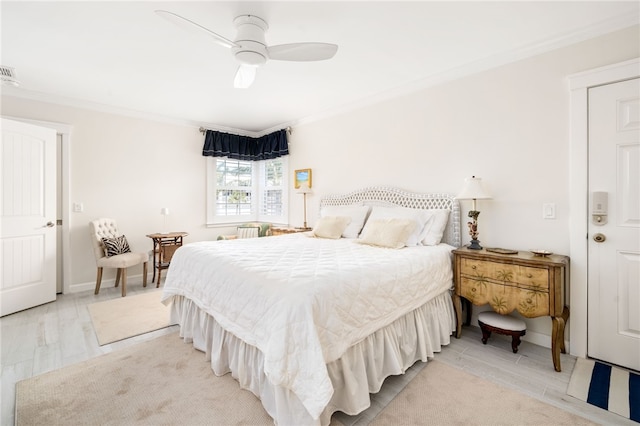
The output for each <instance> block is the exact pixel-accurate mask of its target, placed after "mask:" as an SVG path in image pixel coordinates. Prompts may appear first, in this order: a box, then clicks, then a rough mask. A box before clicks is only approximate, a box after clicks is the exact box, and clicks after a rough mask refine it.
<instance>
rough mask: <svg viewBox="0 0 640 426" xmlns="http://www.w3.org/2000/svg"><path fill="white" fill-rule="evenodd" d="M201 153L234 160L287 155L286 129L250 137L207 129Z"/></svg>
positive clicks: (206, 155)
mask: <svg viewBox="0 0 640 426" xmlns="http://www.w3.org/2000/svg"><path fill="white" fill-rule="evenodd" d="M202 155H203V156H205V157H227V158H233V159H234V160H245V161H260V160H269V159H272V158H278V157H282V156H284V155H289V143H288V142H287V131H286V130H284V129H283V130H278V131H277V132H273V133H270V134H268V135H264V136H261V137H259V138H252V137H249V136H240V135H232V134H230V133H223V132H217V131H215V130H207V131H206V133H205V137H204V147H203V148H202Z"/></svg>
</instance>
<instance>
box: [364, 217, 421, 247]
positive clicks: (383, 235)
mask: <svg viewBox="0 0 640 426" xmlns="http://www.w3.org/2000/svg"><path fill="white" fill-rule="evenodd" d="M415 228H416V222H415V221H414V220H411V219H398V218H387V219H376V220H367V226H366V228H365V229H363V230H362V235H361V237H360V239H359V240H358V242H359V243H362V244H369V245H373V246H379V247H387V248H394V249H399V248H403V247H404V246H406V245H407V238H409V236H410V235H411V233H413V232H414V230H415Z"/></svg>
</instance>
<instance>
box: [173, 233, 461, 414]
mask: <svg viewBox="0 0 640 426" xmlns="http://www.w3.org/2000/svg"><path fill="white" fill-rule="evenodd" d="M452 249H453V247H451V246H449V245H446V244H441V245H439V246H421V247H406V248H403V249H401V250H393V249H384V248H378V247H372V246H367V245H363V244H359V243H357V242H355V241H354V240H349V239H339V240H327V239H318V238H311V237H309V236H307V235H306V234H292V235H285V236H278V237H269V238H252V239H243V240H231V241H215V242H213V241H212V242H199V243H191V244H187V245H185V246H183V247H181V248H180V249H179V250H178V251H177V252H176V253H175V255H174V256H173V259H172V261H171V267H170V268H169V271H168V273H167V278H166V282H165V285H164V293H163V301H168V300H169V299H170V298H171V297H172V296H173V295H181V296H185V297H187V298H189V299H191V300H193V301H194V302H195V303H196V304H197V305H198V306H199V307H200V308H201V309H203V310H205V311H206V312H207V313H209V314H210V315H212V316H213V317H214V318H215V319H216V321H218V323H219V324H220V325H221V326H222V327H223V328H225V329H226V330H228V331H229V332H231V333H233V334H234V335H235V336H237V337H238V338H240V339H242V340H243V341H245V342H246V343H248V344H250V345H253V346H256V347H257V348H258V349H260V351H261V352H262V353H263V354H264V370H265V374H266V376H267V377H268V379H269V381H270V382H271V383H273V384H274V385H278V386H282V387H285V388H288V389H291V391H292V392H294V393H295V394H296V395H297V396H298V398H299V399H300V400H301V401H302V403H303V404H304V406H305V408H306V409H307V410H308V412H309V414H310V415H311V417H313V418H314V419H317V418H318V416H319V415H320V413H321V412H322V410H323V409H324V407H325V406H326V405H327V403H328V401H329V400H330V398H331V395H332V393H333V388H332V385H331V382H330V380H329V377H328V374H327V370H326V365H325V364H326V363H328V362H331V361H334V360H336V359H338V358H340V356H341V355H342V354H343V353H344V352H345V351H346V349H347V348H348V347H350V346H351V345H353V344H355V343H357V342H359V341H360V340H362V339H364V338H365V337H366V336H368V335H369V334H371V333H373V332H374V331H375V330H377V329H379V328H381V327H384V326H386V325H388V324H389V323H391V322H392V321H394V320H395V319H397V318H399V317H401V316H402V315H404V314H406V313H408V312H410V311H411V310H413V309H416V308H417V307H419V306H421V305H423V304H424V303H426V302H427V301H428V300H430V299H431V298H433V297H435V296H437V295H439V294H441V293H442V292H443V291H445V290H447V289H449V288H450V287H451V284H452V275H453V274H452V269H451V257H450V256H451V254H450V252H451V250H452Z"/></svg>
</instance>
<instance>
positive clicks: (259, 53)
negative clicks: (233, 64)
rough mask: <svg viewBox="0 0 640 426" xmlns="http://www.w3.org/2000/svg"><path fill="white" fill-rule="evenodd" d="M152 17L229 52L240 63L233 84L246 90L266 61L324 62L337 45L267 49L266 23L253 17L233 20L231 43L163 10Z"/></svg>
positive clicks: (281, 45)
mask: <svg viewBox="0 0 640 426" xmlns="http://www.w3.org/2000/svg"><path fill="white" fill-rule="evenodd" d="M155 12H156V14H158V15H159V16H162V17H163V18H165V19H167V20H169V21H171V22H173V23H175V24H177V25H179V26H181V27H185V28H187V29H189V30H197V31H200V32H204V33H206V34H208V35H209V36H211V37H213V40H214V41H215V42H216V43H218V44H220V45H221V46H224V47H226V48H229V49H231V52H232V53H233V55H234V56H235V58H236V60H237V61H238V62H239V63H240V66H239V67H238V71H237V72H236V76H235V79H234V81H233V85H234V87H236V88H241V89H246V88H247V87H249V86H251V84H252V83H253V80H254V79H255V77H256V72H257V69H258V67H259V66H261V65H264V64H265V63H266V62H267V61H268V60H270V59H273V60H277V61H297V62H307V61H324V60H326V59H331V58H333V56H334V55H335V54H336V52H337V51H338V46H337V45H335V44H330V43H290V44H279V45H276V46H268V45H267V43H266V41H265V39H264V33H265V31H267V29H268V28H269V25H267V22H266V21H265V20H264V19H262V18H259V17H257V16H255V15H240V16H238V17H237V18H235V19H234V20H233V23H234V25H235V26H236V28H237V30H238V31H237V34H236V38H235V40H230V39H228V38H226V37H223V36H221V35H220V34H217V33H214V32H213V31H211V30H210V29H208V28H205V27H203V26H202V25H200V24H197V23H196V22H193V21H191V20H189V19H187V18H184V17H182V16H180V15H177V14H175V13H173V12H169V11H166V10H156V11H155Z"/></svg>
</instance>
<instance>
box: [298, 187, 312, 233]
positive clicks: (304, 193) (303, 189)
mask: <svg viewBox="0 0 640 426" xmlns="http://www.w3.org/2000/svg"><path fill="white" fill-rule="evenodd" d="M297 193H298V194H302V196H303V197H304V225H303V228H304V229H309V228H308V227H307V194H310V193H311V188H309V182H302V183H300V188H298V190H297Z"/></svg>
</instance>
